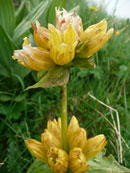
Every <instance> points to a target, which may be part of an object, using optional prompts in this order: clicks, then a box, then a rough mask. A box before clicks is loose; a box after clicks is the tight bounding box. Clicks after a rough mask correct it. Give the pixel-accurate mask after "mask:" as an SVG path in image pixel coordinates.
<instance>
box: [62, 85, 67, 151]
mask: <svg viewBox="0 0 130 173" xmlns="http://www.w3.org/2000/svg"><path fill="white" fill-rule="evenodd" d="M61 136H62V148H63V149H64V150H65V151H66V152H67V151H68V142H67V141H68V140H67V85H63V86H62V87H61Z"/></svg>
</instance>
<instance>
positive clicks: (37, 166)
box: [27, 159, 53, 173]
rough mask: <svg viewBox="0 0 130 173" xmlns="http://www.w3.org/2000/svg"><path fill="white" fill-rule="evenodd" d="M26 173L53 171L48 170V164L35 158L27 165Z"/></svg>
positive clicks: (50, 172)
mask: <svg viewBox="0 0 130 173" xmlns="http://www.w3.org/2000/svg"><path fill="white" fill-rule="evenodd" d="M27 173H53V172H52V171H51V170H50V168H49V167H48V165H46V164H44V163H42V162H40V161H39V160H37V159H36V160H35V161H34V162H33V163H32V165H31V166H30V167H29V169H28V171H27Z"/></svg>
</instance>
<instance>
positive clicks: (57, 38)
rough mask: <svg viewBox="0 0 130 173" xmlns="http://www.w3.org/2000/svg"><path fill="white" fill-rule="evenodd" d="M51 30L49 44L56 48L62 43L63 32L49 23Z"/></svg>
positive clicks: (49, 29) (49, 30)
mask: <svg viewBox="0 0 130 173" xmlns="http://www.w3.org/2000/svg"><path fill="white" fill-rule="evenodd" d="M48 32H49V46H50V48H52V47H53V48H56V47H57V46H59V45H60V44H61V43H62V36H61V32H60V31H59V30H57V29H56V28H55V27H54V26H53V25H51V24H48Z"/></svg>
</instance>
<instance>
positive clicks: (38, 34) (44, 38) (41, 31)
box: [32, 20, 49, 49]
mask: <svg viewBox="0 0 130 173" xmlns="http://www.w3.org/2000/svg"><path fill="white" fill-rule="evenodd" d="M32 28H33V30H34V40H35V43H36V45H37V46H38V47H42V48H44V49H48V48H49V45H48V41H49V39H48V30H47V29H46V28H44V27H41V26H40V23H39V22H38V20H36V26H35V25H33V23H32Z"/></svg>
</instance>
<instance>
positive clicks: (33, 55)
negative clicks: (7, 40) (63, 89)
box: [13, 9, 113, 71]
mask: <svg viewBox="0 0 130 173" xmlns="http://www.w3.org/2000/svg"><path fill="white" fill-rule="evenodd" d="M32 28H33V30H34V40H35V43H36V45H37V47H32V46H31V44H30V43H29V39H28V38H24V43H23V49H22V50H15V51H14V56H13V58H14V59H17V60H18V62H19V63H20V64H21V65H23V66H25V67H28V68H30V69H33V70H36V71H49V70H51V69H53V68H54V67H55V66H56V65H66V64H68V63H70V62H71V61H73V59H74V58H88V57H90V56H91V55H93V54H94V53H95V52H97V51H98V50H100V49H101V48H102V47H103V46H104V44H105V43H106V42H107V41H108V39H109V38H111V36H112V34H113V29H110V30H108V31H107V22H106V20H105V19H104V20H102V21H101V22H99V23H98V24H95V25H92V26H90V27H88V28H87V29H86V30H85V31H83V25H82V20H81V18H80V17H79V16H78V15H77V14H75V13H71V12H70V13H68V12H67V11H66V10H65V9H63V10H62V11H60V10H59V9H56V26H53V25H52V24H48V29H47V28H44V27H41V26H40V23H39V22H38V21H36V26H35V25H34V24H32Z"/></svg>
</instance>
